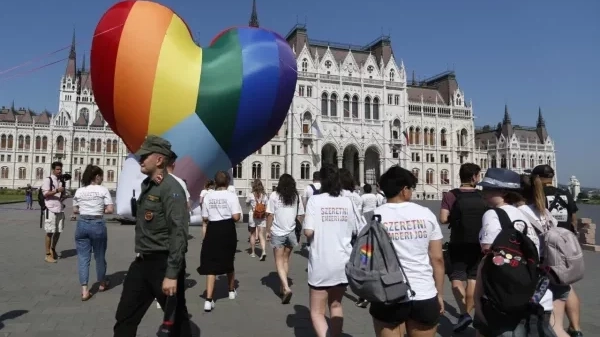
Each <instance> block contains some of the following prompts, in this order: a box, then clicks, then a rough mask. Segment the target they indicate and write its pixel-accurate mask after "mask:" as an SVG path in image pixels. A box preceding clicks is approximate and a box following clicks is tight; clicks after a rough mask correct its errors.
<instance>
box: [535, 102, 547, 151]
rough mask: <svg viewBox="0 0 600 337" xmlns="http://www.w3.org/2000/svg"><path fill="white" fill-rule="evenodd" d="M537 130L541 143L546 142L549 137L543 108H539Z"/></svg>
mask: <svg viewBox="0 0 600 337" xmlns="http://www.w3.org/2000/svg"><path fill="white" fill-rule="evenodd" d="M536 132H537V135H538V137H539V138H540V143H542V144H544V143H545V142H546V139H547V138H548V130H546V121H545V120H544V117H543V116H542V108H541V107H540V108H538V119H537V124H536Z"/></svg>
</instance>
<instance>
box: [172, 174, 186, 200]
mask: <svg viewBox="0 0 600 337" xmlns="http://www.w3.org/2000/svg"><path fill="white" fill-rule="evenodd" d="M171 177H173V178H175V180H177V182H178V183H179V185H181V188H183V191H184V192H185V200H187V201H190V192H189V191H188V189H187V184H186V183H185V181H183V179H181V178H179V177H178V176H176V175H174V174H173V173H171Z"/></svg>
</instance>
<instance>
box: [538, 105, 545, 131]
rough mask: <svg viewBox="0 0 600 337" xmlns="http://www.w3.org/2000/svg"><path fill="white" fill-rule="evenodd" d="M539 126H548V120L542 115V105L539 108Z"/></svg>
mask: <svg viewBox="0 0 600 337" xmlns="http://www.w3.org/2000/svg"><path fill="white" fill-rule="evenodd" d="M537 127H538V128H543V127H546V121H545V120H544V117H543V116H542V107H539V108H538V120H537Z"/></svg>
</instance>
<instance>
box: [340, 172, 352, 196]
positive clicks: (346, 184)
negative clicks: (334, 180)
mask: <svg viewBox="0 0 600 337" xmlns="http://www.w3.org/2000/svg"><path fill="white" fill-rule="evenodd" d="M340 184H341V185H342V189H344V190H348V191H350V192H352V191H354V187H355V184H354V177H353V176H352V173H350V170H348V169H345V168H341V169H340Z"/></svg>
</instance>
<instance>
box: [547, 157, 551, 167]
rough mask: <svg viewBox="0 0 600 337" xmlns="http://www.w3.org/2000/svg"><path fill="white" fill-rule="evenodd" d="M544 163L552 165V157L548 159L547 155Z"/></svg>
mask: <svg viewBox="0 0 600 337" xmlns="http://www.w3.org/2000/svg"><path fill="white" fill-rule="evenodd" d="M546 164H548V165H549V166H552V159H550V156H548V157H547V158H546Z"/></svg>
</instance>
